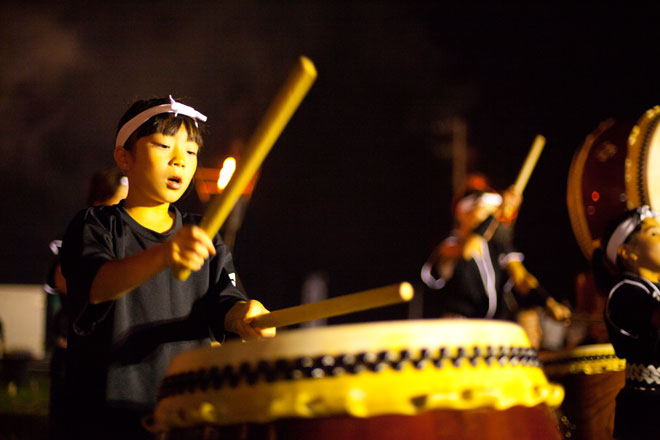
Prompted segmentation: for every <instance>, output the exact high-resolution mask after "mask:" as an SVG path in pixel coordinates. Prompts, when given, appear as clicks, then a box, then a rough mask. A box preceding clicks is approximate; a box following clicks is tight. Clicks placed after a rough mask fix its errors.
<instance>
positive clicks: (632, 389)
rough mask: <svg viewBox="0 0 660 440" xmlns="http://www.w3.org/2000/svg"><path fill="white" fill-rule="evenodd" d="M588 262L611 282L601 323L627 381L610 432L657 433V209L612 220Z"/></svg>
mask: <svg viewBox="0 0 660 440" xmlns="http://www.w3.org/2000/svg"><path fill="white" fill-rule="evenodd" d="M593 263H594V273H595V275H596V276H597V277H599V281H600V282H601V285H608V284H609V285H610V286H611V287H610V288H609V295H608V299H607V305H606V307H605V323H606V325H607V331H608V334H609V336H610V341H611V342H612V345H613V346H614V350H615V352H616V355H617V356H618V357H620V358H624V359H625V360H626V383H625V386H624V387H623V389H622V390H621V391H620V392H619V394H618V395H617V398H616V410H615V417H614V437H615V438H616V439H617V440H624V439H658V438H660V423H659V422H658V421H657V419H656V417H657V414H658V411H660V374H659V371H660V213H657V212H654V211H652V210H651V209H650V208H649V207H648V206H642V207H640V208H637V209H634V210H631V211H628V212H626V213H625V214H624V215H623V216H621V217H620V218H618V219H616V220H614V221H613V222H612V223H611V224H610V225H609V226H608V228H607V231H606V232H605V234H604V235H603V239H602V245H601V248H600V249H599V251H598V252H594V262H593ZM606 269H607V271H605V270H606ZM610 277H611V278H610ZM610 280H611V282H610Z"/></svg>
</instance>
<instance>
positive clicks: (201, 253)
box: [167, 226, 215, 271]
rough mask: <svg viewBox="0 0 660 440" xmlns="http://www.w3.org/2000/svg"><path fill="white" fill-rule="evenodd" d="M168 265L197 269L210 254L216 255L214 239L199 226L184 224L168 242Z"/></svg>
mask: <svg viewBox="0 0 660 440" xmlns="http://www.w3.org/2000/svg"><path fill="white" fill-rule="evenodd" d="M167 249H168V254H167V265H168V266H169V267H176V268H181V269H188V270H191V271H197V270H199V269H201V268H202V266H203V265H204V261H205V260H206V259H207V258H209V255H215V246H213V241H211V239H210V238H209V237H208V235H206V233H205V232H204V231H203V230H202V229H201V228H200V227H199V226H184V227H182V228H181V229H179V231H178V232H177V233H176V235H174V237H173V238H172V240H170V241H169V242H168V248H167Z"/></svg>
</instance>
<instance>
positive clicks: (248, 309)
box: [225, 299, 276, 340]
mask: <svg viewBox="0 0 660 440" xmlns="http://www.w3.org/2000/svg"><path fill="white" fill-rule="evenodd" d="M266 313H268V309H266V308H265V307H264V306H263V304H261V303H260V302H259V301H256V300H253V299H251V300H249V301H247V302H246V301H239V302H237V303H236V304H234V306H233V307H232V308H231V309H229V312H227V315H226V316H225V330H227V331H230V332H232V333H236V334H237V335H239V336H240V337H241V338H242V339H243V340H250V339H259V338H272V337H274V336H275V333H276V329H275V327H270V328H259V327H253V326H252V321H253V320H254V318H255V317H256V316H259V315H263V314H266Z"/></svg>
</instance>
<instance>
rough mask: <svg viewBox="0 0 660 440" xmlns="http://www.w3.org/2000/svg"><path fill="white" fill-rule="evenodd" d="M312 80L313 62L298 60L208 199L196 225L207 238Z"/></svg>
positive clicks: (215, 230)
mask: <svg viewBox="0 0 660 440" xmlns="http://www.w3.org/2000/svg"><path fill="white" fill-rule="evenodd" d="M315 79H316V68H315V67H314V63H312V61H311V60H309V59H308V58H306V57H300V59H299V60H298V63H297V64H296V66H295V67H294V68H293V70H292V71H291V73H290V74H289V77H288V79H287V81H286V82H285V83H284V85H283V86H282V88H281V89H280V91H279V93H278V94H277V95H276V96H275V98H274V99H273V102H272V103H271V104H270V107H268V110H267V111H266V114H265V115H264V116H263V118H262V119H261V121H260V123H259V125H258V126H257V128H256V130H255V132H254V133H253V134H252V137H251V138H250V140H249V141H248V143H247V144H246V148H245V152H244V153H243V155H242V158H241V161H240V163H239V164H238V166H237V168H236V172H235V173H234V175H233V176H232V179H231V180H230V181H229V184H227V187H226V188H225V189H224V191H223V192H222V193H220V194H218V195H217V196H215V197H214V198H213V199H212V200H211V202H210V204H209V207H208V208H207V210H206V213H205V214H204V217H203V218H202V221H201V223H200V225H199V226H200V227H201V228H202V229H203V230H204V232H206V234H207V235H208V236H209V237H213V236H214V235H215V234H217V233H218V231H219V230H220V228H221V227H222V224H223V223H224V221H225V220H226V219H227V217H228V216H229V214H230V213H231V210H232V209H233V208H234V205H235V204H236V202H237V201H238V199H239V197H240V196H241V194H242V193H243V190H244V189H245V187H246V186H247V185H248V183H250V180H251V179H252V177H253V176H254V174H255V173H256V172H257V170H258V169H259V167H260V166H261V163H262V162H263V161H264V159H265V158H266V155H267V154H268V152H269V151H270V149H271V147H272V146H273V144H274V143H275V141H276V140H277V138H278V137H279V135H280V133H282V130H284V127H285V126H286V124H287V122H289V119H291V116H292V115H293V113H294V112H295V111H296V109H297V108H298V106H299V105H300V102H301V101H302V100H303V98H304V97H305V95H306V94H307V91H308V90H309V88H310V87H311V86H312V84H313V83H314V80H315ZM189 275H190V271H189V270H187V269H183V270H178V271H175V276H176V277H177V278H178V279H179V280H181V281H185V280H186V279H187V278H188V276H189Z"/></svg>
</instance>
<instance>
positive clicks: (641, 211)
mask: <svg viewBox="0 0 660 440" xmlns="http://www.w3.org/2000/svg"><path fill="white" fill-rule="evenodd" d="M636 211H637V212H636V214H637V215H634V216H632V217H629V218H627V219H625V220H624V221H622V222H621V223H619V226H617V227H616V229H615V230H614V232H613V233H612V236H611V237H610V239H609V240H608V241H607V247H606V249H605V254H606V255H607V259H608V260H610V261H611V262H612V264H616V254H617V251H618V249H619V246H621V245H622V244H623V243H625V241H626V240H627V239H628V237H629V236H630V234H631V233H632V232H633V231H634V230H635V229H636V228H637V226H639V225H640V224H641V223H642V222H643V221H644V219H647V218H649V217H658V216H660V213H658V212H656V211H652V210H651V208H650V207H649V206H648V205H644V206H640V207H639V208H637V209H636Z"/></svg>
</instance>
